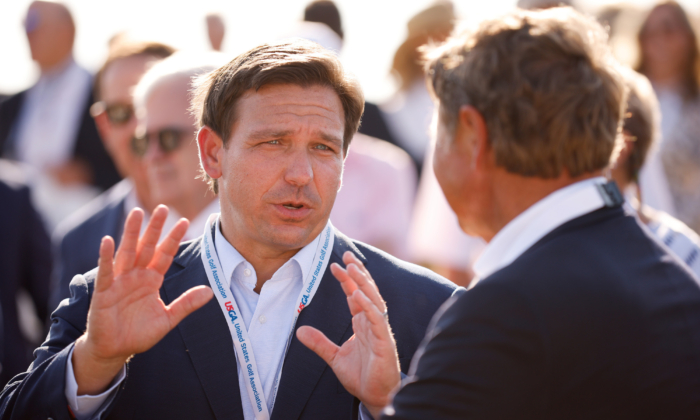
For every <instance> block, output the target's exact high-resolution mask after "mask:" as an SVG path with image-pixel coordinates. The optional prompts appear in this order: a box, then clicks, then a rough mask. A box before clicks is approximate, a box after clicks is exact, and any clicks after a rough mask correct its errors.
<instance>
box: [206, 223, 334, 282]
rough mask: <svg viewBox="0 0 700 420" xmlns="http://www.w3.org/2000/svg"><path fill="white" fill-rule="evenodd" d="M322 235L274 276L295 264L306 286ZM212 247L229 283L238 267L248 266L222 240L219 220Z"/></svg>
mask: <svg viewBox="0 0 700 420" xmlns="http://www.w3.org/2000/svg"><path fill="white" fill-rule="evenodd" d="M324 230H325V228H324ZM322 233H323V231H321V233H319V234H318V236H316V238H314V240H312V241H311V242H310V243H309V244H307V245H306V246H305V247H303V248H302V249H300V250H299V252H297V253H296V254H295V255H294V256H293V257H292V258H290V259H289V261H287V262H286V263H284V265H282V267H280V268H279V269H278V270H277V272H275V275H277V273H281V272H283V271H284V270H287V269H288V265H289V264H296V265H297V267H298V268H299V270H301V278H302V280H303V284H304V286H306V284H307V283H308V282H309V281H310V280H311V277H310V276H309V275H308V274H309V272H310V271H311V264H313V260H314V256H315V253H316V248H317V247H318V242H319V241H320V240H321V234H322ZM214 247H215V249H216V253H217V254H218V256H219V261H220V262H221V266H222V268H223V270H224V275H225V276H226V278H227V279H228V280H229V281H231V280H232V277H233V272H234V271H235V270H236V268H237V267H238V266H239V265H241V264H250V263H248V261H246V259H245V258H243V256H242V255H241V253H240V252H238V250H237V249H236V248H234V247H233V245H231V243H230V242H229V241H228V240H226V238H224V235H223V234H222V233H221V218H219V220H218V221H217V223H216V235H215V236H214ZM273 277H274V275H273ZM266 280H268V279H266Z"/></svg>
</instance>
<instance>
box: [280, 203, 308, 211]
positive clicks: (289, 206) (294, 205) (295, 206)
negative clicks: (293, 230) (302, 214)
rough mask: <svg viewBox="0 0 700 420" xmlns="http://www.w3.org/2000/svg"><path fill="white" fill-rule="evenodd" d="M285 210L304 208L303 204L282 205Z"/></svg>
mask: <svg viewBox="0 0 700 420" xmlns="http://www.w3.org/2000/svg"><path fill="white" fill-rule="evenodd" d="M282 205H283V206H284V207H285V208H288V209H289V210H299V209H300V208H303V207H304V205H303V204H282Z"/></svg>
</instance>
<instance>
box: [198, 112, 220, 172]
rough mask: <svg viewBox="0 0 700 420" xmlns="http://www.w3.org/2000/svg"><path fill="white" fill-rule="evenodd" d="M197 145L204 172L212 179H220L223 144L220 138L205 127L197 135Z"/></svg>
mask: <svg viewBox="0 0 700 420" xmlns="http://www.w3.org/2000/svg"><path fill="white" fill-rule="evenodd" d="M197 145H198V146H199V160H200V162H201V164H202V168H203V169H204V172H206V173H207V175H209V176H210V177H212V178H214V179H217V178H221V175H222V163H223V162H222V160H223V157H224V142H223V140H221V137H219V135H218V134H216V133H215V132H214V130H212V129H211V128H209V127H207V126H206V125H205V126H203V127H202V128H200V129H199V132H198V133H197Z"/></svg>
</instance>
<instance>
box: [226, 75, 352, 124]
mask: <svg viewBox="0 0 700 420" xmlns="http://www.w3.org/2000/svg"><path fill="white" fill-rule="evenodd" d="M240 102H241V103H245V107H241V108H242V109H241V110H242V111H243V110H244V109H245V108H262V109H263V110H268V111H269V112H270V113H285V112H290V111H293V110H292V109H293V108H298V110H297V111H298V112H302V113H318V114H328V116H329V117H330V116H331V115H330V114H335V115H336V116H339V117H340V118H341V119H342V116H343V105H342V103H341V102H340V97H339V96H338V94H337V93H336V92H335V91H334V90H333V89H332V88H330V87H328V86H322V85H311V86H299V85H295V84H271V85H265V86H262V87H261V88H260V89H258V90H254V89H250V90H248V91H247V92H245V93H244V94H243V95H242V96H241V99H240ZM257 111H258V112H259V111H260V109H258V110H257Z"/></svg>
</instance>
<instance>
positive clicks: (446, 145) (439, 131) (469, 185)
mask: <svg viewBox="0 0 700 420" xmlns="http://www.w3.org/2000/svg"><path fill="white" fill-rule="evenodd" d="M440 112H441V111H438V112H436V114H435V116H434V126H435V127H436V129H435V139H436V144H435V155H434V156H433V167H434V171H435V177H436V178H437V180H438V183H439V184H440V188H442V191H443V193H444V194H445V198H446V199H447V202H448V203H449V204H450V207H451V208H452V210H453V211H454V212H455V213H456V214H457V218H458V220H459V224H460V227H461V228H462V230H464V231H465V232H466V233H467V234H470V235H474V236H479V233H480V229H479V224H480V223H481V222H480V219H479V214H480V212H479V209H480V206H481V207H483V206H482V204H481V200H480V194H479V185H478V180H479V176H478V175H477V172H476V161H475V159H476V156H474V143H473V140H471V138H472V136H473V133H472V132H470V131H469V130H470V128H469V127H465V126H464V125H463V124H460V123H459V122H456V123H455V127H454V128H452V127H449V126H448V125H447V124H445V122H444V121H443V118H441V117H440V116H439V113H440Z"/></svg>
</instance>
